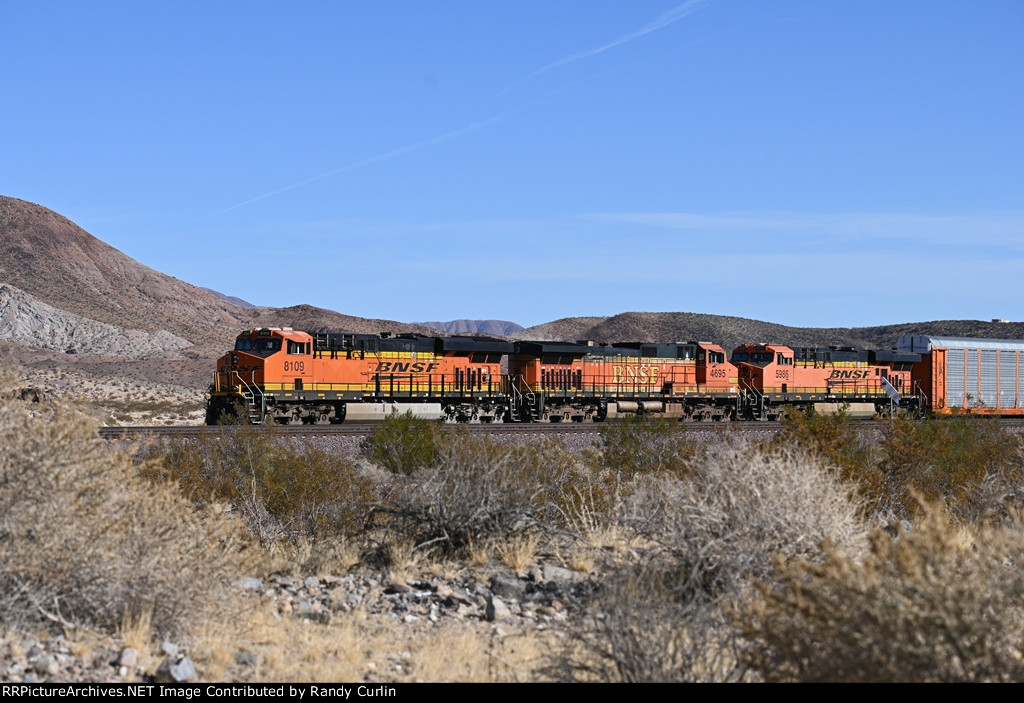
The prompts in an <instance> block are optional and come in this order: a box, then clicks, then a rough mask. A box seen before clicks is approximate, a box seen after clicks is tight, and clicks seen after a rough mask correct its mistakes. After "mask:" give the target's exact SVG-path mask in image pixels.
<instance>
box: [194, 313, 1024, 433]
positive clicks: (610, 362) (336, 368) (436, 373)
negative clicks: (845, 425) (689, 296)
mask: <svg viewBox="0 0 1024 703" xmlns="http://www.w3.org/2000/svg"><path fill="white" fill-rule="evenodd" d="M930 339H931V340H937V341H936V342H935V343H934V344H933V343H930V342H929V343H926V342H925V341H924V340H930ZM914 340H916V345H917V346H916V348H915V347H914V344H912V343H911V342H910V341H907V342H906V343H904V338H901V340H900V344H901V346H900V350H899V351H890V350H857V349H851V348H842V347H830V348H819V349H793V348H790V347H786V346H783V345H776V344H743V345H740V346H739V347H737V348H736V349H735V350H733V352H732V354H731V355H727V354H726V352H725V350H724V349H723V348H722V347H721V346H719V345H718V344H714V343H710V342H686V343H682V342H675V343H650V342H619V343H616V344H613V345H604V344H599V345H598V344H593V343H589V342H587V343H576V344H572V343H564V342H540V341H519V342H507V341H502V340H496V339H491V338H484V337H458V336H456V337H427V336H420V335H408V334H402V335H397V336H395V337H391V336H388V335H386V334H382V335H380V336H375V335H366V334H334V333H313V334H309V333H307V332H301V331H297V330H293V329H290V328H287V327H285V328H261V329H254V330H247V331H245V332H243V333H242V334H240V335H239V336H238V338H237V340H236V342H235V348H234V350H232V351H231V352H229V353H227V354H225V355H224V356H222V357H221V358H220V359H219V360H218V361H217V371H216V372H215V374H214V382H213V385H212V386H211V388H210V395H209V400H208V403H207V423H208V424H214V423H216V422H218V421H220V420H221V418H222V417H223V416H224V415H226V414H234V413H236V412H237V411H238V410H239V409H241V410H242V412H244V413H245V414H246V415H247V416H248V420H249V421H250V422H252V423H255V424H259V423H263V422H275V423H279V424H289V423H304V424H327V423H340V422H343V421H350V422H353V421H354V422H362V421H367V420H381V419H383V418H385V417H386V416H387V415H389V414H390V413H392V412H400V413H401V412H406V411H410V412H412V413H413V414H414V415H417V416H419V417H427V418H443V419H445V420H446V421H449V422H473V423H479V422H484V423H487V422H492V423H497V422H591V421H603V420H607V419H612V418H615V417H618V416H621V415H624V414H633V413H657V414H658V415H661V416H664V417H671V418H677V419H680V420H687V421H701V420H707V421H723V420H772V419H777V418H778V417H780V416H781V415H783V414H785V413H786V412H787V411H789V410H791V409H794V408H807V407H813V408H815V409H817V410H819V411H833V410H836V409H838V408H840V407H846V408H848V409H849V410H850V411H851V412H853V413H854V414H856V415H862V416H873V415H875V414H877V413H889V412H892V411H893V410H895V409H896V408H898V407H899V408H908V409H926V410H933V409H934V410H936V411H938V412H962V411H965V410H967V411H971V412H974V411H976V410H978V409H981V410H983V411H987V412H997V413H998V414H1018V413H1022V414H1024V398H1022V393H1024V367H1022V365H1021V363H1020V362H1021V359H1020V355H1021V352H1024V342H1005V341H1000V340H960V342H959V343H960V347H962V348H963V350H962V351H959V348H958V351H955V352H950V350H949V345H950V344H954V345H955V344H957V343H958V342H957V340H951V339H941V338H920V337H916V338H914ZM968 342H969V343H987V344H988V346H987V347H985V349H984V351H981V350H975V351H968V347H967V346H966V343H968ZM937 344H945V345H946V347H939V346H936V345H937ZM983 346H984V345H983ZM925 347H927V349H925ZM950 354H952V355H950ZM961 359H962V360H963V365H962V366H959V365H957V363H958V360H961ZM972 359H973V361H972ZM993 363H994V364H995V376H996V378H997V381H998V383H999V384H1001V385H999V389H1000V392H1001V394H1000V395H999V397H998V398H996V399H995V402H994V403H993V402H991V397H990V395H985V394H983V393H979V394H978V396H977V399H978V400H977V401H974V400H972V396H971V394H970V393H968V392H966V391H962V387H963V385H964V384H967V383H968V381H967V378H966V376H964V379H962V380H963V384H961V385H960V386H958V385H957V384H958V383H960V381H961V378H960V377H959V376H957V377H956V378H953V379H950V377H949V375H948V374H947V368H953V369H961V370H963V371H964V373H967V371H968V370H970V369H973V373H974V374H975V375H974V377H972V378H974V380H975V381H976V383H977V385H978V388H979V389H980V388H981V385H982V380H981V379H982V377H983V376H984V377H985V378H986V379H987V377H988V375H989V374H990V367H991V366H992V364H993ZM971 364H973V366H971ZM1011 367H1012V378H1013V382H1012V384H1011V383H1010V382H1009V381H1007V380H1006V379H1008V378H1010V376H1011ZM1000 369H1001V370H1002V371H1000ZM957 373H959V372H957ZM1000 373H1002V375H1000ZM985 384H986V385H985V387H986V388H987V387H988V385H987V384H988V381H987V380H986V381H985ZM948 389H952V391H953V396H954V397H952V398H947V396H946V392H947V390H948ZM1009 391H1012V393H1010V394H1009V395H1008V392H1009ZM956 393H960V395H959V396H956ZM982 399H985V400H982ZM986 401H987V402H988V403H989V405H987V406H986V407H984V408H982V406H983V405H985V402H986Z"/></svg>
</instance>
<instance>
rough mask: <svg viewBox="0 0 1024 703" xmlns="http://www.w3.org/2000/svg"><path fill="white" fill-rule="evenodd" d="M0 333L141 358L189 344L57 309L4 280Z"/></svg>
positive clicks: (25, 341)
mask: <svg viewBox="0 0 1024 703" xmlns="http://www.w3.org/2000/svg"><path fill="white" fill-rule="evenodd" d="M0 337H2V338H5V339H9V340H11V341H12V342H14V343H15V344H21V345H24V346H30V347H38V348H42V349H48V350H50V351H62V352H65V353H69V354H99V355H105V356H121V357H125V358H127V359H144V358H147V357H149V356H157V355H159V354H162V353H165V352H171V351H179V350H181V349H186V348H188V347H190V346H192V343H191V342H189V341H188V340H187V339H182V338H181V337H178V336H175V335H173V334H171V333H170V332H167V331H166V330H157V331H155V332H146V331H143V330H137V329H129V328H125V327H117V326H115V325H108V324H106V323H105V322H97V321H96V320H90V319H89V318H86V317H82V316H81V315H76V314H74V313H71V312H66V311H64V310H60V309H58V308H55V307H53V306H52V305H48V304H47V303H44V302H42V301H40V300H38V299H37V298H35V297H33V296H31V295H29V294H28V293H26V292H25V291H23V290H20V289H18V288H15V287H14V286H9V285H7V284H6V283H0Z"/></svg>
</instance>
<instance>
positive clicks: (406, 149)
mask: <svg viewBox="0 0 1024 703" xmlns="http://www.w3.org/2000/svg"><path fill="white" fill-rule="evenodd" d="M501 119H502V116H501V115H499V116H496V117H491V118H488V119H486V120H481V121H479V122H474V123H473V124H471V125H469V126H468V127H463V128H462V129H456V130H453V131H451V132H446V133H444V134H442V135H440V136H437V137H434V138H433V139H428V140H427V141H424V142H417V143H416V144H407V145H406V146H400V147H398V148H397V149H392V150H391V151H387V152H384V153H383V154H377V155H376V156H370V157H369V158H366V159H363V160H362V161H356V162H355V163H352V164H348V165H347V166H342V167H341V168H336V169H333V170H331V171H327V172H326V173H321V174H320V175H319V176H313V177H312V178H307V179H306V180H304V181H299V182H298V183H292V184H291V185H289V186H285V187H284V188H278V189H277V190H272V191H270V192H269V193H264V194H263V195H257V196H256V197H255V198H249V199H248V200H246V201H244V202H241V203H238V204H237V205H232V206H231V207H226V208H224V209H223V210H218V211H217V212H213V213H210V214H209V215H203V216H202V217H197V218H196V219H194V220H190V223H191V222H199V221H201V220H208V219H210V218H211V217H216V216H217V215H223V214H224V213H225V212H231V211H232V210H237V209H238V208H240V207H244V206H246V205H250V204H252V203H255V202H257V201H259V200H263V199H265V198H270V197H273V196H275V195H280V194H281V193H287V192H288V191H289V190H295V189H296V188H301V187H302V186H305V185H309V184H310V183H316V182H317V181H322V180H323V179H325V178H330V177H331V176H336V175H338V174H339V173H345V172H346V171H354V170H355V169H357V168H362V167H363V166H369V165H370V164H375V163H379V162H381V161H387V160H388V159H394V158H397V157H399V156H403V155H405V154H408V153H410V152H413V151H419V150H420V149H426V148H427V147H429V146H434V145H436V144H441V143H442V142H447V141H451V140H452V139H455V138H457V137H461V136H462V135H463V134H468V133H469V132H475V131H476V130H478V129H481V128H482V127H486V126H487V125H489V124H493V123H494V122H498V121H500V120H501Z"/></svg>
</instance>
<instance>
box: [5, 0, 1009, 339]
mask: <svg viewBox="0 0 1024 703" xmlns="http://www.w3.org/2000/svg"><path fill="white" fill-rule="evenodd" d="M0 66H2V69H3V82H2V91H0V101H2V102H0V194H3V195H9V196H14V197H18V198H23V199H26V200H31V201H33V202H36V203H39V204H41V205H44V206H46V207H49V208H52V209H54V210H56V211H58V212H60V213H62V214H64V215H66V216H68V217H70V218H71V219H72V220H74V221H75V222H77V223H78V224H80V225H81V226H82V227H84V228H85V229H86V230H88V231H89V232H91V233H92V234H94V235H96V236H97V237H99V238H100V239H102V240H104V241H106V242H108V243H109V244H111V245H113V246H115V247H117V248H118V249H120V250H121V251H124V252H125V253H127V254H128V255H130V256H132V257H134V258H136V259H138V260H139V261H141V262H142V263H144V264H146V265H148V266H151V267H153V268H155V269H158V270H160V271H163V272H165V273H168V274H170V275H173V276H176V277H178V278H180V279H183V280H186V281H189V282H190V283H195V284H197V285H203V286H209V287H211V288H215V289H217V290H220V291H222V292H224V293H228V294H232V295H238V296H241V297H243V298H245V299H247V300H249V301H251V302H253V303H256V304H262V305H282V306H283V305H293V304H297V303H310V304H313V305H318V306H322V307H327V308H332V309H335V310H338V311H340V312H343V313H347V314H352V315H359V316H365V317H384V318H391V319H397V320H404V321H413V320H424V319H452V318H502V319H509V320H514V321H516V322H519V323H520V324H523V325H531V324H536V323H540V322H544V321H548V320H552V319H556V318H559V317H564V316H575V315H608V314H614V313H617V312H624V311H629V310H644V311H688V312H704V313H715V314H726V315H738V316H742V317H751V318H758V319H764V320H770V321H775V322H781V323H784V324H793V325H812V326H831V325H844V326H845V325H869V324H881V323H888V322H904V321H917V320H932V319H947V318H974V319H988V318H992V317H1007V318H1012V319H1015V320H1021V319H1024V1H1022V0H982V1H981V2H976V3H972V2H964V1H963V0H921V1H916V0H913V1H912V0H897V1H896V2H891V1H889V0H884V1H877V0H858V1H857V2H832V1H818V0H772V1H771V2H765V1H763V0H690V1H688V2H682V3H680V2H678V1H676V0H645V1H642V2H622V1H621V0H614V1H610V0H585V1H577V0H558V1H557V2H536V1H534V0H515V1H514V2H507V1H505V0H494V1H488V2H473V1H471V0H460V1H459V2H446V1H442V0H437V1H427V2H413V1H411V0H409V1H405V2H396V1H388V0H379V1H375V2H368V1H367V2H354V1H350V2H343V1H341V0H332V1H323V2H313V1H310V2H295V3H283V2H273V3H272V2H259V1H256V0H247V1H246V2H191V1H184V0H177V1H176V2H166V3H149V2H127V1H125V2H103V1H100V0H94V1H90V2H79V1H77V0H76V1H74V2H57V1H52V2H48V1H47V0H40V1H38V2H28V1H27V0H0Z"/></svg>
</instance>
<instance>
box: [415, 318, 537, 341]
mask: <svg viewBox="0 0 1024 703" xmlns="http://www.w3.org/2000/svg"><path fill="white" fill-rule="evenodd" d="M414 324H417V325H423V326H424V327H430V328H432V329H435V330H438V331H440V332H444V333H445V334H469V335H474V334H483V335H490V336H497V337H508V336H510V335H513V334H515V333H516V332H519V331H520V330H522V329H523V326H522V325H517V324H516V323H514V322H509V321H508V320H449V321H448V322H416V323H414Z"/></svg>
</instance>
